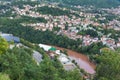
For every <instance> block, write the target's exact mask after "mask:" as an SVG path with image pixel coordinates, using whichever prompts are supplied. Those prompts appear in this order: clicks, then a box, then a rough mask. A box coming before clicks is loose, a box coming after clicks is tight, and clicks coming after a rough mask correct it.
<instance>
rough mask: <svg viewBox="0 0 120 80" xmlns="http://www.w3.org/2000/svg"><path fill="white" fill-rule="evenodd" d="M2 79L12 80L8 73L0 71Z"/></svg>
mask: <svg viewBox="0 0 120 80" xmlns="http://www.w3.org/2000/svg"><path fill="white" fill-rule="evenodd" d="M0 80H10V78H9V76H8V75H7V74H2V73H0Z"/></svg>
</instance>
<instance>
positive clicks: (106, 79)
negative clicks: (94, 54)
mask: <svg viewBox="0 0 120 80" xmlns="http://www.w3.org/2000/svg"><path fill="white" fill-rule="evenodd" d="M98 59H99V61H100V64H99V65H98V67H97V76H96V78H97V79H100V80H119V79H120V72H119V71H120V54H118V53H117V52H116V51H112V50H110V49H108V48H103V49H102V50H101V56H99V57H98Z"/></svg>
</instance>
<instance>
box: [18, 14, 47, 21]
mask: <svg viewBox="0 0 120 80" xmlns="http://www.w3.org/2000/svg"><path fill="white" fill-rule="evenodd" d="M18 20H19V21H21V22H23V23H38V22H44V23H47V20H46V19H44V18H42V17H38V18H34V17H29V16H22V17H21V18H19V19H18Z"/></svg>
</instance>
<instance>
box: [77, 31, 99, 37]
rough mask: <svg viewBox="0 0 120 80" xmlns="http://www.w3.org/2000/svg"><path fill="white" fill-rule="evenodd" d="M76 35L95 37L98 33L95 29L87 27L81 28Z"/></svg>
mask: <svg viewBox="0 0 120 80" xmlns="http://www.w3.org/2000/svg"><path fill="white" fill-rule="evenodd" d="M78 35H83V36H85V35H90V36H91V37H97V36H98V33H97V31H94V30H91V29H87V30H82V31H79V32H78Z"/></svg>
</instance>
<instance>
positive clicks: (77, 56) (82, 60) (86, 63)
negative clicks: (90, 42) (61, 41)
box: [55, 46, 96, 74]
mask: <svg viewBox="0 0 120 80" xmlns="http://www.w3.org/2000/svg"><path fill="white" fill-rule="evenodd" d="M55 47H56V46H55ZM56 48H57V49H59V50H64V49H65V48H60V47H56ZM66 50H67V53H68V55H69V57H70V58H71V59H73V60H75V61H76V62H77V64H78V66H79V67H80V68H81V69H84V70H85V71H86V72H87V73H89V74H95V68H96V65H95V64H94V63H92V62H90V60H89V59H88V57H87V56H86V55H83V54H81V53H78V52H75V51H72V50H69V49H66Z"/></svg>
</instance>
